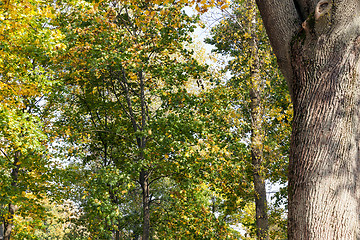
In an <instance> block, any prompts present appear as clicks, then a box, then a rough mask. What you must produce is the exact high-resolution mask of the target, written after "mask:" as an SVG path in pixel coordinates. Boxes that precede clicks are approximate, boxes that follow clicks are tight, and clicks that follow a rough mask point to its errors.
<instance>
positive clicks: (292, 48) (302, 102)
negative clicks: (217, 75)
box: [257, 0, 360, 240]
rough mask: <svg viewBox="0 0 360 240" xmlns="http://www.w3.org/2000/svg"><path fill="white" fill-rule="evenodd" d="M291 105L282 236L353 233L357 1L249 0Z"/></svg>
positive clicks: (359, 66) (359, 40) (359, 38)
mask: <svg viewBox="0 0 360 240" xmlns="http://www.w3.org/2000/svg"><path fill="white" fill-rule="evenodd" d="M257 3H258V6H259V9H260V12H261V13H262V17H263V20H264V24H265V26H266V28H267V32H268V35H269V37H270V40H271V42H272V46H273V48H274V51H275V53H276V55H277V57H278V60H279V65H280V67H281V69H282V70H283V72H284V75H285V76H286V78H287V81H288V84H289V88H290V92H291V94H292V101H293V104H294V120H293V133H292V141H291V151H290V165H289V216H288V222H289V224H288V238H289V239H296V240H301V239H321V240H333V239H347V240H348V239H349V240H351V239H360V233H359V226H360V222H359V214H360V211H359V203H360V200H359V184H358V182H359V179H358V174H359V170H358V168H359V164H360V163H359V147H360V146H359V143H360V142H359V140H360V139H359V138H360V129H359V127H360V126H359V115H360V112H359V111H360V108H359V107H360V106H359V104H360V96H359V95H360V91H359V90H360V86H359V84H360V82H359V80H360V79H359V76H360V75H359V74H360V21H359V13H360V6H359V5H360V2H359V1H355V0H334V1H328V0H321V1H310V0H295V1H292V0H291V1H289V0H284V1H274V0H263V1H260V0H258V1H257Z"/></svg>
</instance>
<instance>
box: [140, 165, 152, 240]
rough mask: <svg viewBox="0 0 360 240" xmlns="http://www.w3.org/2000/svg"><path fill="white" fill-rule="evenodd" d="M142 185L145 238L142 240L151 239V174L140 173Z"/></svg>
mask: <svg viewBox="0 0 360 240" xmlns="http://www.w3.org/2000/svg"><path fill="white" fill-rule="evenodd" d="M140 184H141V188H142V197H143V201H142V204H143V206H142V207H143V236H142V240H149V239H150V188H149V173H148V171H146V170H142V171H141V173H140Z"/></svg>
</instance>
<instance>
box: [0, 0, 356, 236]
mask: <svg viewBox="0 0 360 240" xmlns="http://www.w3.org/2000/svg"><path fill="white" fill-rule="evenodd" d="M199 33H206V34H205V35H206V37H205V39H201V38H199V36H197V35H199ZM209 48H211V49H212V50H211V52H209ZM0 103H1V104H0V239H3V240H10V239H14V240H16V239H18V240H24V239H28V240H29V239H34V240H35V239H36V240H37V239H39V240H45V239H49V240H50V239H64V240H65V239H68V240H85V239H98V240H106V239H109V240H110V239H111V240H120V239H134V240H140V239H141V240H149V239H154V240H155V239H174V240H175V239H185V240H191V239H196V240H197V239H209V240H210V239H213V240H217V239H244V240H245V239H248V240H250V239H259V240H263V239H264V240H265V239H267V240H269V239H272V240H273V239H274V240H275V239H279V240H284V239H288V237H287V212H288V210H287V209H288V199H287V195H288V189H287V186H288V184H287V183H288V162H289V148H290V135H291V134H290V133H291V123H292V119H293V105H292V103H291V97H290V94H289V90H288V87H287V83H286V80H285V79H284V77H283V75H282V74H281V72H280V70H279V67H278V65H277V61H276V57H275V55H274V53H273V52H272V48H271V46H270V42H269V39H268V36H267V34H266V32H265V27H264V26H263V21H262V19H261V16H260V13H259V11H258V8H257V6H256V3H255V0H232V1H227V0H218V1H206V0H201V1H200V0H197V1H195V0H165V1H158V0H62V1H58V0H54V1H46V0H1V1H0ZM274 189H275V190H274ZM1 237H2V238H1ZM299 239H300V238H299ZM349 239H350V238H349Z"/></svg>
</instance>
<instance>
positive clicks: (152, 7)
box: [53, 1, 234, 239]
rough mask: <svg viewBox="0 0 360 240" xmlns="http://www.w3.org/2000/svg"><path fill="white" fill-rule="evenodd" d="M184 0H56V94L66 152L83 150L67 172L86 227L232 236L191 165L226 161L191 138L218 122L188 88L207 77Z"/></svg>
mask: <svg viewBox="0 0 360 240" xmlns="http://www.w3.org/2000/svg"><path fill="white" fill-rule="evenodd" d="M185 5H186V3H182V2H171V3H170V2H156V3H155V2H154V3H152V2H143V1H136V2H112V1H108V2H105V1H104V2H101V3H86V4H78V5H76V4H74V3H71V2H68V3H66V4H64V5H63V6H62V9H60V10H59V11H62V12H66V15H60V17H59V19H58V22H59V28H60V30H61V31H62V32H63V34H64V35H65V36H66V39H65V43H66V50H64V51H63V52H62V53H61V54H60V55H59V58H58V60H57V62H56V63H55V64H57V68H56V71H57V72H58V78H59V79H61V80H62V81H63V82H64V85H63V86H61V87H60V88H59V89H58V91H59V92H58V93H57V94H55V95H54V99H53V101H59V102H60V103H61V107H60V111H61V112H60V114H61V116H60V117H59V119H58V120H59V121H58V125H59V132H63V133H64V134H63V137H64V140H65V141H66V142H65V143H64V145H63V146H64V147H65V148H68V153H67V156H69V157H70V156H73V159H74V160H80V161H78V162H75V163H74V164H72V165H69V166H68V168H69V170H73V171H74V174H73V175H68V176H67V178H68V179H70V180H73V181H72V182H70V185H69V186H70V187H71V188H72V189H77V192H78V194H75V196H76V198H74V200H76V201H79V202H80V203H81V207H82V210H83V213H84V215H82V216H81V217H80V219H78V222H79V223H81V222H82V224H83V225H84V226H86V227H87V230H88V231H89V232H90V234H91V237H94V238H101V239H110V238H112V237H113V236H115V237H116V238H117V239H120V238H122V237H124V236H127V237H129V236H131V237H133V238H139V237H140V236H141V237H142V239H149V238H150V236H156V237H163V238H167V237H168V236H169V235H172V236H174V238H178V237H181V236H183V235H186V236H188V238H189V239H192V238H199V237H201V238H208V237H211V236H213V237H215V236H217V237H218V238H222V239H225V238H231V237H233V236H234V234H233V232H234V231H232V230H231V229H230V228H229V227H228V226H227V223H226V222H225V221H223V220H222V219H219V218H216V217H215V215H216V212H215V211H210V210H209V209H210V204H211V202H209V201H208V199H209V196H210V193H209V192H210V190H209V189H205V188H204V183H203V181H202V178H200V177H199V174H198V171H199V170H200V167H201V166H202V169H203V171H207V172H211V171H212V170H217V168H218V167H219V166H220V165H218V164H220V163H221V164H222V163H224V162H223V161H219V162H218V163H217V162H212V163H209V160H208V159H207V158H205V157H204V155H203V154H202V153H201V152H200V149H201V147H199V146H198V145H199V140H201V139H205V140H206V141H209V140H210V137H209V136H210V135H216V134H215V133H214V132H208V131H209V128H208V126H212V129H211V130H213V131H216V132H219V130H216V127H214V123H211V122H209V121H208V115H209V114H206V115H204V114H201V111H203V110H204V109H206V108H210V107H212V105H213V104H215V103H214V102H211V101H209V102H208V101H206V99H203V98H200V97H199V96H198V95H199V94H198V93H197V92H196V91H190V88H191V87H190V86H189V85H194V88H197V89H199V90H198V92H201V91H205V88H211V87H212V83H211V82H210V80H211V78H210V76H207V75H206V70H207V66H205V65H201V64H199V63H198V61H197V60H196V59H194V57H193V51H192V50H191V49H190V47H189V43H191V36H190V33H191V32H192V31H193V29H194V27H195V25H194V24H195V23H196V22H197V21H198V18H197V16H196V15H195V16H194V17H189V16H187V15H186V14H185V13H184V12H183V11H182V9H183V8H184V7H185ZM220 110H221V109H219V111H220ZM197 113H199V114H197ZM209 113H210V112H209ZM217 123H218V122H217ZM227 130H229V129H227ZM217 137H219V136H217ZM212 141H214V140H212ZM216 152H218V150H217V151H215V152H214V153H213V154H214V157H213V158H216V156H215V154H216ZM211 168H212V169H211ZM204 169H205V170H204ZM69 172H70V173H71V171H69ZM74 180H75V181H74ZM206 180H208V179H206ZM217 181H219V179H217ZM194 189H197V190H198V191H194ZM178 193H181V194H180V195H179V194H178ZM180 196H183V197H185V198H186V199H188V200H187V201H184V199H183V198H181V197H180ZM190 203H192V204H193V205H192V204H190ZM200 206H201V208H202V214H198V212H197V211H196V210H195V209H198V208H199V207H200ZM164 209H165V210H166V211H168V214H164V213H163V211H164ZM166 218H170V219H171V220H170V219H167V220H166ZM210 219H212V221H210ZM177 221H178V222H179V224H174V225H173V226H172V230H171V232H168V233H166V234H165V232H166V231H169V229H168V227H169V226H168V223H169V222H177ZM151 222H154V223H153V224H151ZM180 223H182V224H180ZM185 224H187V226H188V229H185V228H184V226H185ZM190 229H192V230H191V231H190ZM209 229H213V230H211V231H210V230H209Z"/></svg>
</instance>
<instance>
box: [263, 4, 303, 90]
mask: <svg viewBox="0 0 360 240" xmlns="http://www.w3.org/2000/svg"><path fill="white" fill-rule="evenodd" d="M256 3H257V5H258V8H259V11H260V14H261V17H262V19H263V21H264V25H265V28H266V32H267V34H268V36H269V39H270V43H271V46H272V48H273V50H274V52H275V55H276V57H277V60H278V64H279V66H280V69H281V71H282V73H283V75H284V77H285V79H286V81H287V83H288V86H289V90H290V94H291V95H292V85H293V84H292V75H293V73H292V70H291V63H290V43H291V40H292V38H293V37H294V36H295V35H296V33H297V32H298V31H299V29H300V28H301V23H302V21H301V16H299V14H298V11H297V8H296V6H295V3H294V0H256Z"/></svg>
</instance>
